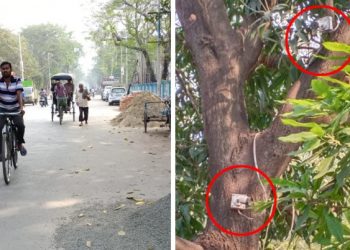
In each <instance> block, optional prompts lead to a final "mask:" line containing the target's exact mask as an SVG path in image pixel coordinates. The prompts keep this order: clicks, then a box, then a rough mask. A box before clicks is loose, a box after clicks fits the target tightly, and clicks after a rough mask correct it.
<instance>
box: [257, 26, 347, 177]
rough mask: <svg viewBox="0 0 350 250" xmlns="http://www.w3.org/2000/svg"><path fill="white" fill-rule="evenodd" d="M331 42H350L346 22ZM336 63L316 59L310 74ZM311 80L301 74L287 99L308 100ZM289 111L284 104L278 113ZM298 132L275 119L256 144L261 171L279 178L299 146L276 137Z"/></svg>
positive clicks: (326, 69) (310, 77)
mask: <svg viewBox="0 0 350 250" xmlns="http://www.w3.org/2000/svg"><path fill="white" fill-rule="evenodd" d="M332 40H334V41H337V42H341V43H348V41H350V25H349V24H348V23H347V22H346V21H344V22H343V23H342V24H341V26H340V27H339V30H338V31H337V32H336V33H335V34H334V35H333V39H332ZM328 55H332V53H328ZM336 63H337V62H336V61H324V60H319V59H318V60H316V61H315V62H314V63H313V64H312V65H311V66H310V67H309V70H310V71H312V72H329V71H330V69H331V67H332V66H335V65H336ZM338 66H339V65H338ZM340 75H341V73H339V74H338V76H340ZM333 77H334V76H333ZM312 79H313V76H310V75H307V74H302V75H301V76H300V78H299V80H298V81H296V82H295V83H294V85H293V86H292V88H291V89H290V90H289V92H288V95H287V99H295V98H297V99H303V98H310V97H311V96H310V94H311V93H310V91H309V89H310V84H311V80H312ZM290 111H291V106H290V105H288V104H285V105H284V106H283V107H282V108H281V109H280V112H279V113H280V114H283V113H286V112H290ZM299 131H300V129H299V128H293V127H289V126H285V125H283V124H282V122H281V119H280V117H277V118H276V120H275V121H274V122H273V124H272V125H271V127H270V128H269V129H267V130H266V131H264V132H263V133H262V134H260V135H259V137H258V143H257V145H258V153H257V155H258V156H259V157H258V158H259V159H258V161H259V162H261V163H262V169H263V170H264V171H266V172H267V173H268V174H269V176H271V177H276V176H280V175H281V174H282V173H283V172H284V171H285V170H286V168H287V166H288V164H289V162H290V157H288V156H287V154H288V153H289V152H292V151H295V150H297V149H298V147H299V146H300V145H298V144H293V143H283V142H281V141H279V140H278V137H281V136H286V135H288V134H291V133H295V132H299ZM259 146H260V147H259Z"/></svg>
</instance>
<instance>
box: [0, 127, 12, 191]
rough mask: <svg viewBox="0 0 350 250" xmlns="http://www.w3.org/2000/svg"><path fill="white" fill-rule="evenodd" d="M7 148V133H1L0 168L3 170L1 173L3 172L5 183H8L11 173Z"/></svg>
mask: <svg viewBox="0 0 350 250" xmlns="http://www.w3.org/2000/svg"><path fill="white" fill-rule="evenodd" d="M8 149H9V147H8V133H3V134H2V149H1V158H2V170H3V174H4V181H5V183H6V185H8V184H10V175H11V169H10V161H9V151H8ZM10 160H11V159H10Z"/></svg>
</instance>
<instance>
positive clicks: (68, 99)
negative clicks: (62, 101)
mask: <svg viewBox="0 0 350 250" xmlns="http://www.w3.org/2000/svg"><path fill="white" fill-rule="evenodd" d="M72 99H73V98H72V96H70V95H68V97H67V109H68V110H70V107H71V103H72Z"/></svg>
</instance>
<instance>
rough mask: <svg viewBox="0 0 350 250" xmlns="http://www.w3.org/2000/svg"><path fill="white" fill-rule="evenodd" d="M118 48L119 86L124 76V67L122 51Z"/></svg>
mask: <svg viewBox="0 0 350 250" xmlns="http://www.w3.org/2000/svg"><path fill="white" fill-rule="evenodd" d="M119 47H120V84H122V83H123V75H124V68H123V67H124V65H123V49H122V46H119Z"/></svg>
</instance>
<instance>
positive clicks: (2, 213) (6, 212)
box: [0, 207, 22, 218]
mask: <svg viewBox="0 0 350 250" xmlns="http://www.w3.org/2000/svg"><path fill="white" fill-rule="evenodd" d="M21 209H22V208H20V207H10V208H5V209H0V218H5V217H10V216H14V215H16V214H18V212H19V211H20V210H21Z"/></svg>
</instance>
